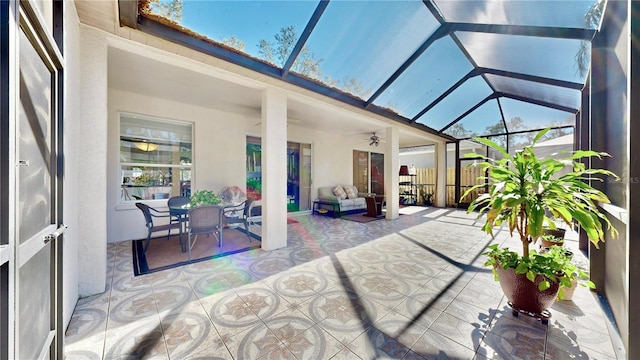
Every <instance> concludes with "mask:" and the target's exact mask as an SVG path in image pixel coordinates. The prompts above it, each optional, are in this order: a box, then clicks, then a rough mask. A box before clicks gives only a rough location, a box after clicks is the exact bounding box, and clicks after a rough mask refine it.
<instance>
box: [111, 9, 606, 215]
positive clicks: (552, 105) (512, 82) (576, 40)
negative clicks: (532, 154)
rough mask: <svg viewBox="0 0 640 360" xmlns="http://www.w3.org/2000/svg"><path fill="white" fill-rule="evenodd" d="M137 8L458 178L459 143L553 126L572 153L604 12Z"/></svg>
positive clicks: (523, 135)
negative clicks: (380, 124)
mask: <svg viewBox="0 0 640 360" xmlns="http://www.w3.org/2000/svg"><path fill="white" fill-rule="evenodd" d="M134 4H135V2H126V1H121V2H120V17H121V23H122V24H123V25H126V26H129V27H133V28H136V29H138V30H141V31H143V32H146V33H149V34H151V35H155V36H157V37H160V38H163V39H165V40H168V41H171V42H173V43H177V44H181V45H184V46H186V47H189V48H192V49H194V50H197V51H200V52H203V53H205V54H208V55H211V56H214V57H217V58H220V59H223V60H226V61H230V62H232V63H234V64H237V65H240V66H243V67H246V68H248V69H251V70H254V71H258V72H260V73H262V74H266V75H269V76H272V77H274V78H277V79H280V80H283V81H285V82H288V83H290V84H293V85H297V86H300V87H302V88H305V89H308V90H311V91H314V92H317V93H320V94H323V95H326V96H329V97H331V98H334V99H337V100H339V101H342V102H345V103H347V104H350V105H352V106H355V107H357V108H361V109H365V110H367V111H370V112H372V113H376V114H378V115H382V116H384V117H387V118H389V119H393V120H395V121H398V122H401V123H404V124H409V125H411V126H413V127H415V129H416V131H420V130H421V131H426V132H429V133H433V134H437V135H440V136H442V137H444V138H446V139H447V140H448V141H450V142H451V148H450V151H448V153H449V154H456V156H455V160H452V159H449V160H448V162H450V161H454V162H455V163H456V165H457V168H458V169H460V168H461V167H464V166H465V165H466V162H465V160H464V159H462V158H461V156H460V155H462V154H464V153H465V150H464V149H465V148H468V147H469V145H465V143H460V140H470V139H472V138H473V137H475V136H483V137H490V138H492V139H493V140H494V141H496V142H498V143H499V144H501V145H503V146H505V147H506V148H507V149H508V151H509V152H513V151H515V150H517V149H519V148H522V147H523V146H525V145H527V144H529V143H530V141H531V139H532V138H533V136H534V134H535V132H537V131H538V130H540V129H544V128H547V127H550V128H552V131H550V132H549V133H548V134H547V139H545V140H552V139H555V138H562V139H564V140H562V141H564V142H565V144H566V141H567V140H568V141H569V143H568V145H567V147H568V148H569V149H572V144H573V141H572V136H571V135H573V134H574V133H575V132H576V131H575V128H576V123H577V119H579V116H580V109H581V103H582V101H583V100H582V99H583V89H585V84H586V82H587V81H588V75H589V68H590V65H591V41H592V39H593V38H594V36H595V34H596V32H597V31H598V29H599V27H600V24H601V18H602V14H603V12H604V10H605V7H606V2H605V1H594V0H584V1H582V0H575V1H574V0H572V1H442V0H437V1H436V0H432V1H417V0H416V1H373V2H365V1H240V2H237V1H177V0H168V1H165V0H160V1H141V2H138V4H137V7H135V6H134ZM460 144H462V147H461V145H460ZM425 145H427V144H425ZM488 155H489V154H488ZM469 161H472V160H469ZM458 174H459V170H458ZM463 178H464V176H463ZM455 180H456V181H454V183H458V184H460V185H462V186H463V189H462V190H460V187H459V186H457V187H456V190H455V192H454V197H455V198H456V199H458V198H459V195H460V192H461V191H463V190H464V186H469V185H472V184H470V183H468V184H464V183H462V184H461V183H460V181H464V180H460V175H456V179H455ZM450 182H452V180H450V179H448V180H447V183H450ZM448 205H452V204H448Z"/></svg>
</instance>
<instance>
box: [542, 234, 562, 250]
mask: <svg viewBox="0 0 640 360" xmlns="http://www.w3.org/2000/svg"><path fill="white" fill-rule="evenodd" d="M562 245H564V238H563V237H557V236H556V235H553V234H542V235H541V236H540V247H541V248H543V249H548V248H550V247H552V246H562Z"/></svg>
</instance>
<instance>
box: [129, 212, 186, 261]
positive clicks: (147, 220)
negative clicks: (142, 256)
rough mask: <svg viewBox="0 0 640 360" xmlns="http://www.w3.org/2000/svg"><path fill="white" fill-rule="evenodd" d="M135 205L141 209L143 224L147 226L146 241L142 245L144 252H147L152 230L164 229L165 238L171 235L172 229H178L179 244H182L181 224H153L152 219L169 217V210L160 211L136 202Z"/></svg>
mask: <svg viewBox="0 0 640 360" xmlns="http://www.w3.org/2000/svg"><path fill="white" fill-rule="evenodd" d="M136 207H137V208H138V209H140V211H142V214H143V215H144V221H145V226H146V227H147V241H146V242H145V245H144V251H143V252H144V253H146V252H147V248H148V247H149V242H150V241H151V234H152V233H154V232H160V231H166V232H167V240H168V239H169V237H170V236H171V230H172V229H178V231H179V232H180V244H182V224H181V223H179V222H177V223H172V222H169V223H168V224H161V225H157V224H154V222H153V219H161V218H171V214H170V213H169V211H161V210H157V209H155V208H152V207H151V206H149V205H147V204H144V203H140V202H137V203H136Z"/></svg>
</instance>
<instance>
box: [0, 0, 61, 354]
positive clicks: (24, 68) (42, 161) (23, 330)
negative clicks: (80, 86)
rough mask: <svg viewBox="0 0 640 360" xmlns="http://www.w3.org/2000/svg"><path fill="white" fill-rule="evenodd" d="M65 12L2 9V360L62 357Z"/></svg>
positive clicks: (45, 7) (5, 5)
mask: <svg viewBox="0 0 640 360" xmlns="http://www.w3.org/2000/svg"><path fill="white" fill-rule="evenodd" d="M61 11H62V3H59V4H57V2H49V1H43V2H37V3H36V2H30V1H20V2H17V1H9V2H6V1H2V2H0V17H1V19H0V20H1V21H0V27H2V31H1V34H2V35H1V36H2V38H1V39H0V46H1V49H0V50H1V51H2V70H3V73H4V74H5V75H8V78H11V80H12V81H10V83H12V84H13V85H14V86H13V87H11V86H10V87H9V88H8V89H5V84H6V82H5V81H4V80H5V77H3V84H2V89H1V90H0V94H1V96H2V98H1V99H0V102H1V103H2V106H0V109H2V114H1V115H2V124H3V125H2V127H3V129H2V131H0V136H2V137H1V138H0V144H1V145H2V149H1V152H2V155H0V159H1V161H0V164H1V165H2V169H1V170H0V173H2V174H4V175H3V176H2V178H3V181H0V185H1V186H2V187H1V188H0V191H1V192H2V194H1V197H2V199H3V211H1V212H0V214H1V215H0V216H1V218H0V230H1V234H2V236H1V238H0V265H1V267H2V269H1V271H0V274H1V276H0V280H1V283H0V284H1V292H0V296H1V298H0V314H1V315H2V316H1V317H0V319H1V321H2V323H1V329H0V359H6V358H8V359H12V358H15V359H44V358H63V357H64V351H63V348H62V347H63V324H62V310H61V302H62V297H61V292H60V288H61V281H62V268H61V260H60V259H61V257H62V236H61V235H62V233H63V232H64V225H62V181H61V179H62V178H63V176H62V174H61V173H59V168H58V160H59V159H62V154H60V152H59V151H60V150H61V149H62V140H63V139H62V136H61V132H60V131H59V129H60V128H61V126H62V122H63V118H62V116H61V114H62V111H61V110H62V103H63V99H62V95H63V89H64V87H63V83H62V81H63V76H62V64H64V59H62V58H61V56H60V54H61V53H60V52H59V51H58V50H59V49H60V48H61V46H60V45H59V44H58V43H52V41H51V40H52V39H57V40H59V39H61V32H62V20H61V19H62V17H61V16H62V13H61ZM54 24H55V25H56V26H54ZM8 28H12V29H11V31H5V30H8ZM54 29H55V30H54ZM58 29H60V30H59V32H60V33H58ZM12 46H13V47H12ZM8 47H10V48H8ZM7 69H8V70H7ZM5 70H7V71H6V72H5ZM5 105H7V106H5ZM7 109H8V110H9V111H7V112H5V110H7ZM6 124H11V125H10V126H8V127H5V126H6ZM7 144H9V146H7ZM5 205H7V206H6V207H5ZM8 224H10V225H9V226H8Z"/></svg>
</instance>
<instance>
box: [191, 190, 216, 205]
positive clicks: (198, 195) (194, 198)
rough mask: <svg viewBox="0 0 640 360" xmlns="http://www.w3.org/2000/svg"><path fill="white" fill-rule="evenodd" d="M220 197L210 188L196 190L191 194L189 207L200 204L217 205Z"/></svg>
mask: <svg viewBox="0 0 640 360" xmlns="http://www.w3.org/2000/svg"><path fill="white" fill-rule="evenodd" d="M221 202H222V199H220V197H219V196H218V195H216V194H215V193H214V192H213V191H211V190H198V191H196V192H194V193H193V194H191V198H190V200H189V204H190V206H191V207H196V206H202V205H218V204H220V203H221Z"/></svg>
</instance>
